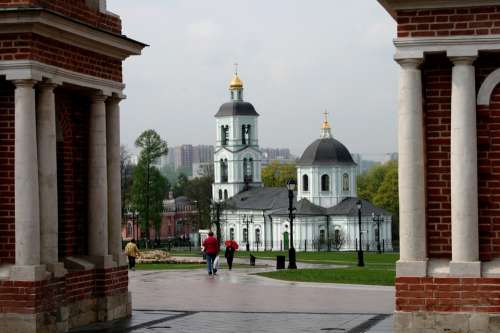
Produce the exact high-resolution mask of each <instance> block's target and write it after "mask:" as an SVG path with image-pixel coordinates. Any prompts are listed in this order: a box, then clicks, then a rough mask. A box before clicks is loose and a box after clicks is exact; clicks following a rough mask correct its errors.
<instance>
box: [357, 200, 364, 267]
mask: <svg viewBox="0 0 500 333" xmlns="http://www.w3.org/2000/svg"><path fill="white" fill-rule="evenodd" d="M356 206H358V231H359V244H358V266H359V267H363V266H364V265H365V262H364V260H363V247H362V246H361V207H362V203H361V200H358V202H357V203H356Z"/></svg>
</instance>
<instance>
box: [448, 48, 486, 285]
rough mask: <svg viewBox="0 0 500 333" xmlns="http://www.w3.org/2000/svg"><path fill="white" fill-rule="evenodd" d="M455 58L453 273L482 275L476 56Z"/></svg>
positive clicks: (453, 79) (452, 183) (452, 157)
mask: <svg viewBox="0 0 500 333" xmlns="http://www.w3.org/2000/svg"><path fill="white" fill-rule="evenodd" d="M451 60H452V61H453V64H454V67H453V74H452V90H451V247H452V261H451V263H450V274H452V275H455V276H480V275H481V264H480V262H479V230H478V188H477V186H478V185H477V181H478V178H477V133H476V132H477V131H476V83H475V70H474V66H473V62H474V60H475V57H456V58H451Z"/></svg>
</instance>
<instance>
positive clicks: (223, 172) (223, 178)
mask: <svg viewBox="0 0 500 333" xmlns="http://www.w3.org/2000/svg"><path fill="white" fill-rule="evenodd" d="M227 178H228V177H227V159H225V160H223V159H221V160H220V182H221V183H227Z"/></svg>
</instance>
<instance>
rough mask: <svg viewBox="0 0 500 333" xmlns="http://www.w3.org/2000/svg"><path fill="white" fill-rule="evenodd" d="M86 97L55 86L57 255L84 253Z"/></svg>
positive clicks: (85, 237)
mask: <svg viewBox="0 0 500 333" xmlns="http://www.w3.org/2000/svg"><path fill="white" fill-rule="evenodd" d="M89 108H90V102H89V100H88V97H85V96H82V95H80V94H78V93H77V92H74V91H69V90H63V89H62V88H58V89H56V112H57V119H58V122H59V130H60V132H61V133H60V134H59V137H62V139H63V140H62V141H61V140H60V138H59V140H58V187H59V198H58V199H59V256H60V257H61V258H63V257H66V256H74V255H84V254H86V253H87V234H88V233H87V174H88V167H87V166H88V123H89V119H88V115H89V113H88V110H89Z"/></svg>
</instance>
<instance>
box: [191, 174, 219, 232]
mask: <svg viewBox="0 0 500 333" xmlns="http://www.w3.org/2000/svg"><path fill="white" fill-rule="evenodd" d="M212 183H213V178H212V177H199V178H194V179H192V180H190V181H189V182H188V183H187V184H186V187H185V195H186V196H187V197H188V198H189V199H191V200H193V201H195V202H196V204H197V209H198V216H197V219H199V221H197V222H199V224H198V223H197V224H198V227H199V228H204V229H208V228H209V227H210V223H211V222H210V221H211V219H210V211H211V209H210V204H211V203H212Z"/></svg>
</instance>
